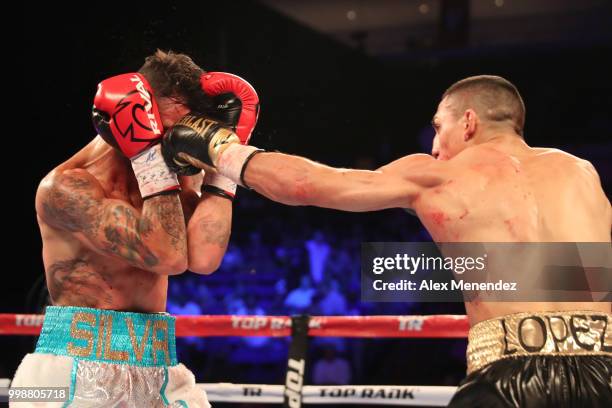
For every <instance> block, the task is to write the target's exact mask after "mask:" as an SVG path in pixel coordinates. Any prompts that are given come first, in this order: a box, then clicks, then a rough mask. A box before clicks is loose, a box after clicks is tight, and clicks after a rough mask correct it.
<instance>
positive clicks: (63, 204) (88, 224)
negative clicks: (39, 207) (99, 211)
mask: <svg viewBox="0 0 612 408" xmlns="http://www.w3.org/2000/svg"><path fill="white" fill-rule="evenodd" d="M59 177H60V178H61V179H60V180H58V181H57V182H56V183H55V184H54V185H53V186H52V187H51V188H50V190H49V192H48V194H47V197H46V199H45V201H44V202H43V211H44V214H43V216H44V218H45V219H46V220H48V221H49V223H51V224H52V225H56V226H59V227H61V228H64V229H67V230H68V231H73V232H74V231H85V232H94V231H95V230H96V229H97V228H98V227H99V222H97V221H98V220H96V217H94V216H92V211H94V210H95V209H96V206H97V204H98V200H95V199H94V198H93V197H92V194H91V188H92V185H91V182H90V181H89V180H87V179H85V178H82V177H78V176H75V175H65V174H64V175H61V176H59Z"/></svg>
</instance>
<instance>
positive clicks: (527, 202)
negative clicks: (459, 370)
mask: <svg viewBox="0 0 612 408" xmlns="http://www.w3.org/2000/svg"><path fill="white" fill-rule="evenodd" d="M451 102H452V101H451V100H449V97H447V98H445V99H443V100H442V101H441V103H440V105H439V107H438V111H437V112H436V115H435V116H434V121H433V124H434V128H435V129H436V139H435V143H434V154H435V155H436V156H437V157H438V159H439V160H436V159H435V158H434V157H432V156H429V155H425V154H412V155H408V156H405V157H403V158H401V159H399V160H397V161H394V162H392V163H390V164H388V165H386V166H384V167H381V168H380V169H378V170H376V171H365V170H349V169H337V168H332V167H328V166H324V165H321V164H318V163H315V162H313V161H310V160H307V159H304V158H301V157H296V156H290V155H285V154H281V153H260V154H257V155H256V156H254V157H253V159H252V160H251V161H250V162H249V164H248V166H247V168H246V171H245V181H246V184H247V185H248V186H249V187H251V188H253V189H254V190H256V191H257V192H259V193H261V194H263V195H265V196H266V197H268V198H270V199H272V200H275V201H278V202H281V203H285V204H289V205H314V206H318V207H325V208H333V209H338V210H344V211H374V210H380V209H385V208H393V207H400V208H411V209H413V210H414V211H415V212H416V214H417V215H418V217H419V219H420V220H421V222H422V223H423V225H424V226H425V227H426V228H427V230H428V231H429V232H430V234H431V236H432V237H433V239H434V240H435V241H436V242H610V226H611V222H612V210H611V207H610V203H609V201H608V199H607V197H606V195H605V194H604V192H603V190H602V188H601V183H600V181H599V178H598V175H597V173H596V171H595V169H594V168H593V166H592V165H591V164H590V163H589V162H587V161H585V160H582V159H579V158H577V157H574V156H572V155H570V154H567V153H565V152H562V151H560V150H557V149H551V148H533V147H530V146H528V145H527V144H526V143H525V141H524V140H523V139H522V138H521V137H519V136H518V135H517V134H516V133H515V132H514V131H513V130H511V129H509V128H507V127H501V126H494V125H490V124H488V123H485V122H483V121H481V120H480V119H479V118H478V115H476V114H475V112H474V111H473V110H468V111H466V113H465V114H464V115H462V116H461V117H459V118H457V117H456V116H455V115H454V114H453V113H452V110H451V105H450V104H451ZM546 310H554V311H563V310H595V311H602V312H610V311H611V303H610V302H599V303H595V302H590V303H589V302H585V303H577V302H557V303H551V302H546V303H545V302H539V303H538V302H503V303H502V302H466V311H467V314H468V317H469V320H470V323H471V324H475V323H477V322H480V321H482V320H486V319H490V318H493V317H497V316H502V315H506V314H509V313H514V312H528V311H533V312H535V311H546Z"/></svg>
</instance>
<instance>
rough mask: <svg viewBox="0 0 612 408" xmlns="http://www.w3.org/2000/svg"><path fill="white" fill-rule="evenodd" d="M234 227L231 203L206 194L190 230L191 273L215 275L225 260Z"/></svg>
mask: <svg viewBox="0 0 612 408" xmlns="http://www.w3.org/2000/svg"><path fill="white" fill-rule="evenodd" d="M231 227H232V202H231V201H230V200H228V199H226V198H222V197H218V196H216V195H212V194H208V193H204V194H203V195H202V199H201V201H200V203H199V204H198V206H197V208H196V210H195V212H194V214H193V216H192V217H191V219H190V220H189V225H188V227H187V242H188V246H189V270H190V271H192V272H195V273H200V274H210V273H213V272H214V271H216V270H217V269H218V268H219V265H220V264H221V261H222V260H223V256H224V255H225V250H226V249H227V244H228V242H229V238H230V234H231Z"/></svg>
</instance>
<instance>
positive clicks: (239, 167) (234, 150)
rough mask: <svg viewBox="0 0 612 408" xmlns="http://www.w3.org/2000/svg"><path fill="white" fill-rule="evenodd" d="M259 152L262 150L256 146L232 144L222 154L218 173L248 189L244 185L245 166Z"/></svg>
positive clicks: (218, 164)
mask: <svg viewBox="0 0 612 408" xmlns="http://www.w3.org/2000/svg"><path fill="white" fill-rule="evenodd" d="M259 151H261V149H258V148H256V147H254V146H243V145H241V144H238V143H232V144H231V145H230V146H229V147H227V148H226V149H225V150H224V151H223V153H221V156H220V157H219V161H218V163H217V166H216V167H217V171H218V172H219V174H221V175H223V176H225V177H227V178H229V179H230V180H231V181H233V182H234V183H236V184H238V185H240V186H242V187H248V186H246V185H245V184H244V180H243V176H244V174H243V172H244V166H245V164H246V163H247V162H248V161H249V160H250V159H251V157H253V155H254V154H255V153H257V152H259Z"/></svg>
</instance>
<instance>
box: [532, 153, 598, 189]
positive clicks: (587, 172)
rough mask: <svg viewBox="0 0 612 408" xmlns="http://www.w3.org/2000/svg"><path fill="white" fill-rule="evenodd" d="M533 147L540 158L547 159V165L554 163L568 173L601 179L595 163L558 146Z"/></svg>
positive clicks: (553, 164)
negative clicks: (557, 147)
mask: <svg viewBox="0 0 612 408" xmlns="http://www.w3.org/2000/svg"><path fill="white" fill-rule="evenodd" d="M532 149H533V151H534V152H535V153H536V156H537V157H538V158H541V159H545V160H546V161H547V165H552V166H554V167H556V168H557V169H559V170H561V169H563V170H565V171H566V172H568V173H574V174H576V175H580V176H583V177H590V178H593V179H595V180H597V181H599V175H598V174H597V170H595V167H594V166H593V164H591V162H589V161H588V160H585V159H582V158H580V157H578V156H574V155H573V154H571V153H568V152H565V151H563V150H561V149H556V148H550V147H534V148H532Z"/></svg>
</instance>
